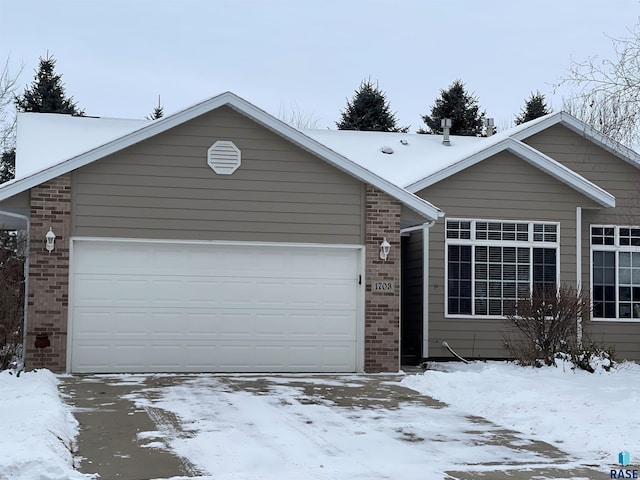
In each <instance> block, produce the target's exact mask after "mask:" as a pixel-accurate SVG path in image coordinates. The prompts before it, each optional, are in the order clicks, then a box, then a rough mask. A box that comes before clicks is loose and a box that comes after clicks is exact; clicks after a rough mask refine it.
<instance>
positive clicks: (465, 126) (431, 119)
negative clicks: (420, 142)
mask: <svg viewBox="0 0 640 480" xmlns="http://www.w3.org/2000/svg"><path fill="white" fill-rule="evenodd" d="M479 110H480V107H479V106H478V99H477V98H475V97H474V96H473V95H471V94H468V93H467V92H466V90H465V87H464V83H463V82H462V80H456V81H454V82H453V83H452V84H451V86H450V87H449V88H448V89H447V90H444V89H443V90H440V98H438V99H436V102H435V104H434V105H433V106H432V107H431V115H422V120H423V121H424V123H426V124H427V129H426V130H425V129H422V128H421V129H420V130H418V132H417V133H431V134H439V133H442V127H441V126H440V120H442V119H443V118H450V119H451V130H450V133H451V135H465V136H480V135H482V127H483V120H484V116H485V112H482V113H480V112H479Z"/></svg>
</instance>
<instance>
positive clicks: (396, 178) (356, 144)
mask: <svg viewBox="0 0 640 480" xmlns="http://www.w3.org/2000/svg"><path fill="white" fill-rule="evenodd" d="M303 132H304V133H305V134H306V135H308V136H309V137H311V138H313V139H314V140H317V141H318V142H320V143H322V144H323V145H326V146H327V147H329V148H330V149H331V150H333V151H335V152H336V153H339V154H340V155H342V156H344V157H347V158H349V159H350V160H352V161H354V162H356V163H357V164H359V165H362V166H363V167H364V168H366V169H368V170H370V171H372V172H373V173H375V174H376V175H379V176H381V177H383V178H386V179H387V180H389V181H390V182H391V183H394V184H395V185H398V186H399V187H402V188H404V187H406V186H407V185H409V184H411V183H414V182H415V181H417V180H420V179H422V178H424V177H426V176H428V175H430V174H433V173H435V172H437V171H439V170H441V169H442V168H445V167H447V166H448V165H450V164H451V163H454V162H456V161H457V160H459V159H460V158H462V157H463V156H464V155H465V152H471V151H472V149H473V148H474V146H477V145H479V144H481V143H482V142H483V140H486V139H483V138H480V137H462V136H451V137H450V139H451V145H450V146H446V145H444V144H443V143H442V135H422V134H417V133H387V132H362V131H355V130H303ZM387 149H391V151H392V153H384V152H383V150H387ZM387 151H389V150H387Z"/></svg>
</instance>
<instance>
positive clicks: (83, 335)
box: [70, 240, 359, 373]
mask: <svg viewBox="0 0 640 480" xmlns="http://www.w3.org/2000/svg"><path fill="white" fill-rule="evenodd" d="M358 258H359V249H357V248H337V247H336V248H328V247H304V246H265V245H259V246H256V245H249V244H244V245H238V244H234V245H221V244H215V245H212V244H206V245H205V244H187V243H181V244H175V243H174V244H169V243H157V242H119V241H104V242H103V241H88V240H82V241H81V240H75V241H74V242H73V262H72V265H73V267H72V268H73V271H72V275H73V277H72V286H71V308H72V312H71V340H70V357H71V358H70V365H71V371H72V372H78V373H82V372H94V373H108V372H352V371H355V370H356V355H357V345H356V343H357V337H358V334H357V324H358V311H357V303H358V301H357V298H358V273H359V270H358Z"/></svg>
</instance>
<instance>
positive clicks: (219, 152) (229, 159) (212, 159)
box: [207, 140, 240, 175]
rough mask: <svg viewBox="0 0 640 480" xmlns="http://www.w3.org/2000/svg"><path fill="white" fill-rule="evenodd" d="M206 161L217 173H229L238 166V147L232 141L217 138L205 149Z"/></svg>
mask: <svg viewBox="0 0 640 480" xmlns="http://www.w3.org/2000/svg"><path fill="white" fill-rule="evenodd" d="M207 163H208V164H209V166H210V167H211V169H212V170H213V171H214V172H216V173H217V174H218V175H231V174H232V173H233V172H235V171H236V170H237V169H238V168H239V167H240V149H239V148H238V147H236V146H235V145H234V144H233V142H230V141H228V140H218V141H217V142H216V143H214V144H213V145H211V146H210V147H209V150H207Z"/></svg>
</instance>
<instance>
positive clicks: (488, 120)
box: [484, 118, 495, 137]
mask: <svg viewBox="0 0 640 480" xmlns="http://www.w3.org/2000/svg"><path fill="white" fill-rule="evenodd" d="M494 125H495V121H494V120H493V118H485V119H484V126H485V127H486V132H487V137H490V136H491V135H493V126H494Z"/></svg>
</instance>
